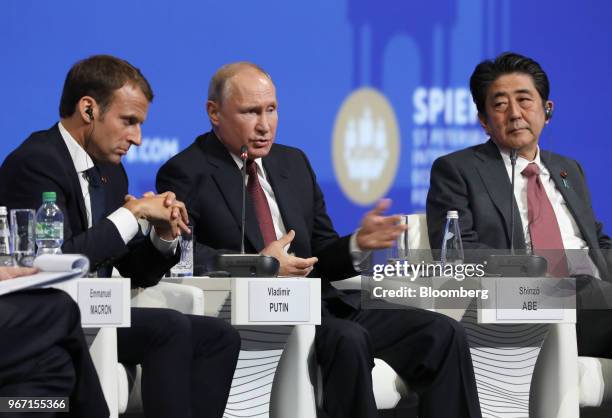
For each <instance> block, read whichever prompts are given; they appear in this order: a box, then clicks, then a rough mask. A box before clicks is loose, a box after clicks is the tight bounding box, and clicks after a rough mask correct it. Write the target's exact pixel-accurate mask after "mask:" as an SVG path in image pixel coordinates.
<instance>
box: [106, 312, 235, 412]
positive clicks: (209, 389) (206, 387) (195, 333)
mask: <svg viewBox="0 0 612 418" xmlns="http://www.w3.org/2000/svg"><path fill="white" fill-rule="evenodd" d="M117 340H118V347H119V348H118V350H119V351H118V355H119V361H120V362H121V363H124V364H141V365H142V399H143V404H144V412H145V415H146V416H147V418H162V417H163V418H175V417H181V418H205V417H206V418H208V417H213V418H216V417H218V418H221V417H222V416H223V411H224V410H225V404H226V402H227V397H228V396H229V390H230V386H231V382H232V377H233V375H234V370H235V369H236V362H237V361H238V354H239V352H240V336H239V334H238V332H237V331H236V330H235V329H234V328H232V327H231V325H229V324H227V323H226V322H224V321H223V320H221V319H218V318H210V317H204V316H195V315H184V314H182V313H180V312H177V311H174V310H171V309H157V308H132V326H131V328H120V329H118V330H117Z"/></svg>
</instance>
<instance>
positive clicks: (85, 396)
mask: <svg viewBox="0 0 612 418" xmlns="http://www.w3.org/2000/svg"><path fill="white" fill-rule="evenodd" d="M34 273H36V269H33V268H25V267H0V281H1V280H10V279H12V278H15V277H20V276H26V275H30V274H34ZM0 352H1V353H2V356H0V397H8V398H11V399H23V398H24V397H30V396H37V397H47V398H48V397H66V398H69V409H70V413H69V414H68V415H67V416H71V417H80V418H85V417H87V418H89V417H99V418H103V417H107V418H108V415H109V412H108V408H107V406H106V401H105V400H104V395H103V393H102V388H101V387H100V383H99V381H98V375H97V374H96V370H95V368H94V366H93V363H92V362H91V357H90V356H89V351H88V350H87V343H86V342H85V338H84V337H83V330H82V329H81V320H80V313H79V308H78V306H77V305H76V303H75V302H74V301H73V300H72V299H71V298H70V296H68V295H67V294H66V293H64V292H62V291H59V290H55V289H35V290H27V291H20V292H15V293H10V294H6V295H3V296H0ZM2 416H3V417H14V418H22V417H54V416H57V414H56V413H55V412H49V413H45V412H32V413H27V412H19V411H15V412H5V413H3V414H2Z"/></svg>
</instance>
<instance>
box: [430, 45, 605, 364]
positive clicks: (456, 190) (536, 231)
mask: <svg viewBox="0 0 612 418" xmlns="http://www.w3.org/2000/svg"><path fill="white" fill-rule="evenodd" d="M470 88H471V91H472V97H473V99H474V102H475V103H476V107H477V109H478V117H479V119H480V123H481V125H482V127H483V128H484V130H485V131H486V132H487V134H488V135H489V137H490V139H489V141H488V142H486V143H484V144H481V145H476V146H473V147H470V148H467V149H464V150H461V151H458V152H455V153H452V154H449V155H446V156H444V157H441V158H439V159H438V160H436V161H435V162H434V164H433V167H432V169H431V185H430V189H429V194H428V196H427V224H428V228H429V239H430V243H431V245H432V248H440V245H441V243H442V235H443V232H444V221H445V217H446V212H447V211H448V210H458V211H459V221H460V227H461V236H462V240H463V245H464V247H465V248H467V249H482V250H502V249H509V248H510V241H511V235H512V232H511V230H510V225H511V205H514V216H515V219H514V225H515V227H514V247H515V248H517V249H518V250H520V251H523V252H524V251H527V252H532V251H533V252H534V253H536V254H537V253H538V252H540V253H541V254H542V255H543V256H544V257H546V258H548V261H549V264H555V263H556V267H557V268H559V267H560V269H558V270H557V271H558V272H561V273H562V275H564V276H567V274H573V273H576V272H577V269H578V268H581V270H582V272H583V273H584V271H585V268H584V266H578V265H575V263H574V264H573V263H572V261H573V258H574V259H575V257H571V255H572V254H571V252H568V254H567V257H566V256H565V255H563V251H564V250H572V249H575V250H583V252H584V253H585V254H588V255H589V256H588V257H586V259H587V260H586V263H587V264H588V265H587V270H586V271H590V275H592V276H598V277H599V278H601V279H604V280H606V281H610V280H611V278H610V273H611V272H612V270H611V268H612V252H611V251H610V249H611V248H612V240H610V237H608V236H607V235H606V234H605V233H604V232H603V227H602V224H601V223H599V222H597V220H596V219H595V215H594V213H593V210H592V208H591V199H590V196H589V191H588V188H587V185H586V182H585V179H584V173H583V171H582V168H581V167H580V165H579V164H578V163H577V162H576V161H574V160H572V159H569V158H566V157H562V156H560V155H558V154H555V153H552V152H549V151H544V150H541V149H540V148H539V145H538V142H539V138H540V134H541V132H542V130H543V128H544V126H545V125H546V124H547V123H548V122H549V121H550V119H551V117H552V111H553V102H552V101H551V100H549V91H550V88H549V82H548V77H547V76H546V73H545V72H544V71H543V70H542V68H541V67H540V65H539V64H538V63H537V62H535V61H534V60H532V59H530V58H527V57H524V56H521V55H518V54H514V53H505V54H502V55H500V56H499V57H497V58H496V59H495V60H494V61H483V62H482V63H480V64H479V65H478V66H477V67H476V69H475V70H474V73H473V74H472V77H471V79H470ZM512 150H515V151H516V152H517V154H518V158H517V159H516V169H515V171H516V175H515V190H514V199H511V197H510V196H511V193H512V192H511V183H510V179H511V159H510V155H511V151H512ZM532 171H536V173H535V175H533V174H532ZM555 253H557V254H556V255H555ZM559 253H561V256H559ZM556 267H555V266H554V265H552V266H551V265H549V272H550V273H553V274H554V271H553V270H554V269H555V268H556ZM583 278H584V277H581V281H582V279H583ZM597 283H598V281H592V280H590V281H587V287H588V286H590V285H595V286H596V287H601V286H599V285H597ZM599 283H601V284H602V286H603V287H604V288H605V287H606V284H607V283H606V282H605V281H604V282H599ZM579 284H580V283H579ZM582 285H584V283H582ZM580 297H581V294H579V299H578V302H579V304H580V303H581V299H580ZM581 304H582V305H583V306H582V307H589V308H603V307H604V306H592V305H591V306H585V303H584V302H582V303H581ZM610 323H612V316H610V315H609V311H605V310H590V311H586V310H582V309H581V310H579V312H578V325H577V330H578V349H579V354H581V355H589V356H600V357H610V356H611V355H612V333H610V332H608V330H609V324H610Z"/></svg>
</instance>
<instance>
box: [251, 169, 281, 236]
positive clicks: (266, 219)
mask: <svg viewBox="0 0 612 418" xmlns="http://www.w3.org/2000/svg"><path fill="white" fill-rule="evenodd" d="M246 164H247V167H246V171H247V174H248V175H249V180H248V182H247V191H248V192H249V196H250V197H251V202H253V206H254V207H255V215H256V216H257V223H258V224H259V230H260V231H261V236H262V237H263V240H264V247H267V246H268V244H270V243H271V242H272V241H276V232H274V223H273V222H272V213H271V212H270V206H269V205H268V199H266V194H265V193H264V191H263V189H262V188H261V184H260V183H259V177H258V176H257V164H256V163H255V162H254V161H253V160H248V161H247V163H246Z"/></svg>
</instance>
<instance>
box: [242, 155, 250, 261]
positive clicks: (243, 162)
mask: <svg viewBox="0 0 612 418" xmlns="http://www.w3.org/2000/svg"><path fill="white" fill-rule="evenodd" d="M248 158H249V152H248V148H247V146H246V145H243V146H241V147H240V159H241V160H242V170H241V171H242V212H241V216H242V218H241V225H240V254H244V229H245V226H246V182H247V179H246V166H247V159H248Z"/></svg>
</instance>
